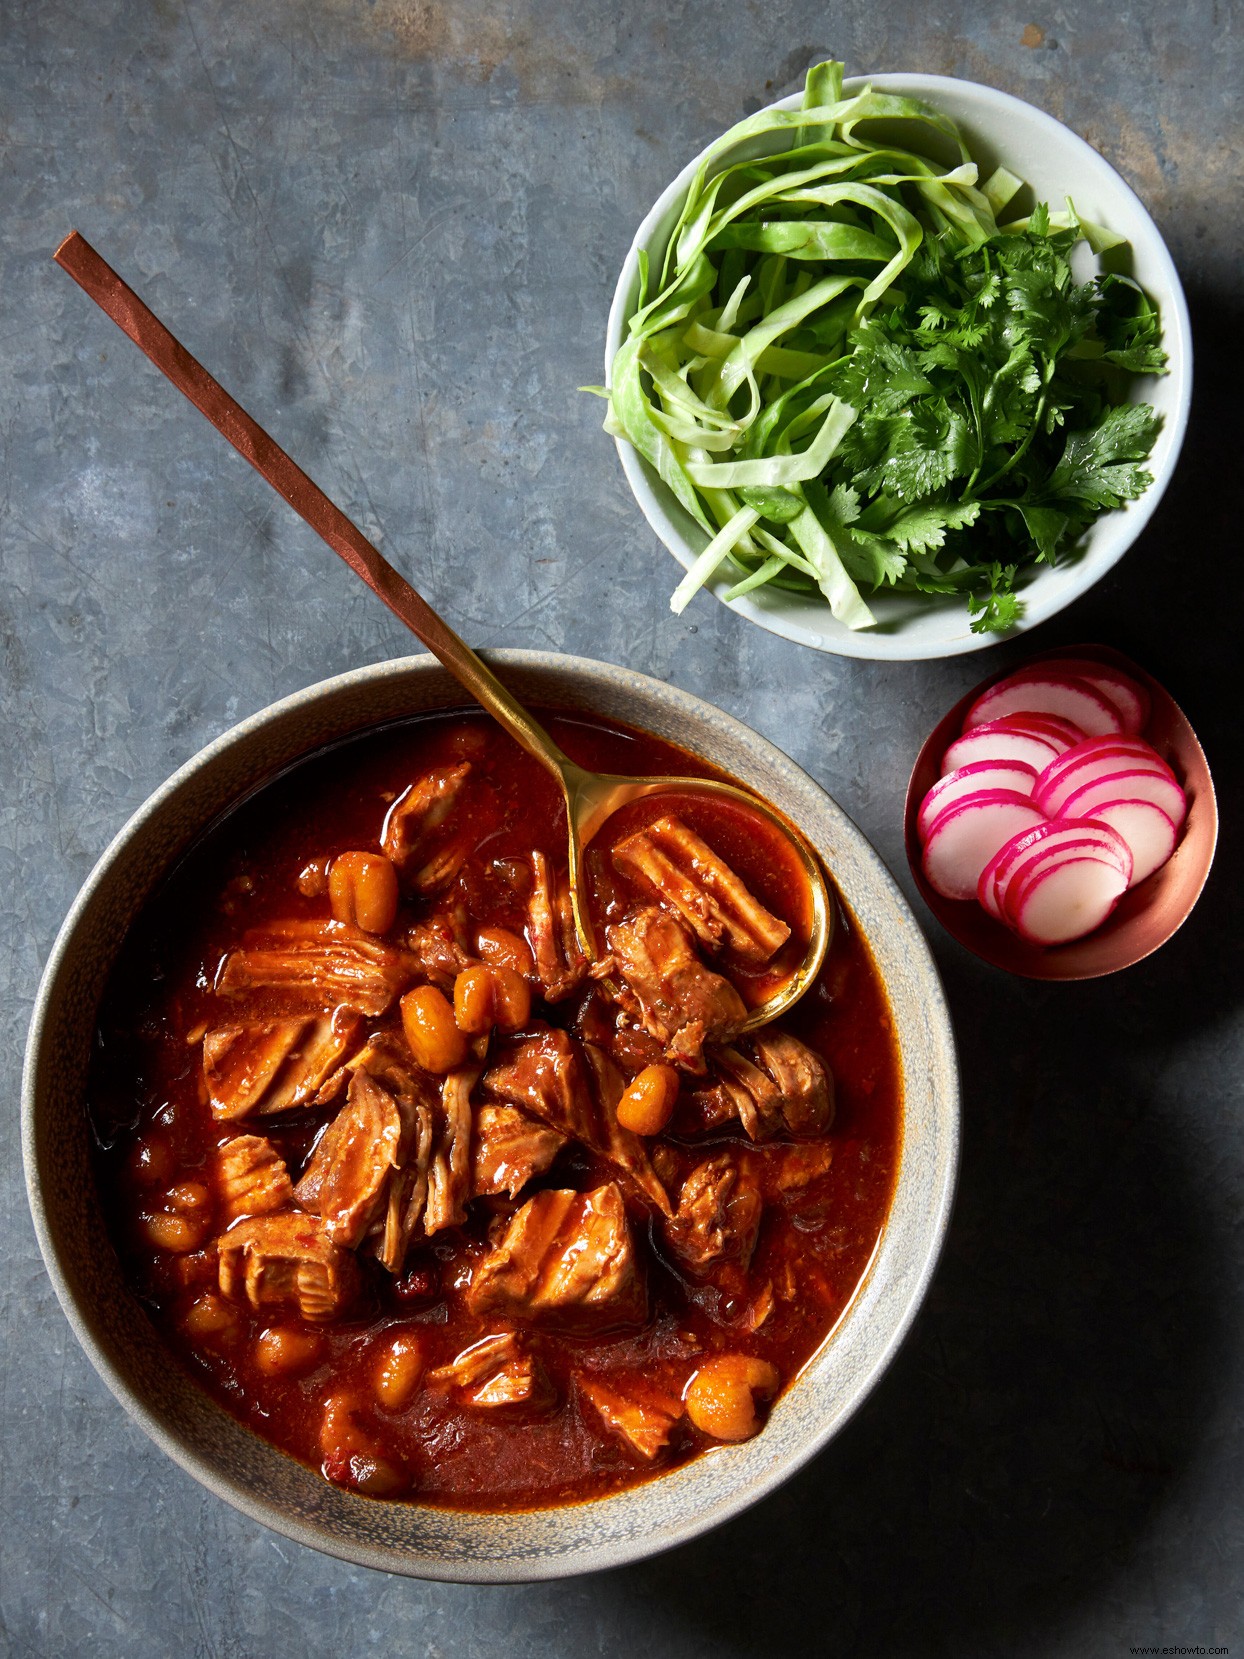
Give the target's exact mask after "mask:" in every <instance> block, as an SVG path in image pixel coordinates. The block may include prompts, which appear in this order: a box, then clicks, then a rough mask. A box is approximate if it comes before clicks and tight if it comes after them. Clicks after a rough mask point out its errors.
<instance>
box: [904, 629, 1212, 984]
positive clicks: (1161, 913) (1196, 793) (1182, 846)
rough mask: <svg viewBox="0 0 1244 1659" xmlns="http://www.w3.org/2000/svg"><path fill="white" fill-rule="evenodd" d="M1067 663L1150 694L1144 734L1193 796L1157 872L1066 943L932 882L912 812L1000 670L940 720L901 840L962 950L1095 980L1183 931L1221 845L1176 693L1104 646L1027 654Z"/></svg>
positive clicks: (1014, 968)
mask: <svg viewBox="0 0 1244 1659" xmlns="http://www.w3.org/2000/svg"><path fill="white" fill-rule="evenodd" d="M1064 657H1082V658H1084V657H1089V658H1092V659H1094V660H1095V661H1097V662H1102V663H1108V664H1109V665H1110V666H1111V667H1113V668H1121V669H1122V670H1123V671H1124V673H1126V674H1130V675H1131V676H1132V678H1133V679H1134V680H1138V681H1139V682H1140V683H1141V685H1143V686H1144V687H1145V688H1146V689H1147V691H1148V692H1149V696H1150V698H1151V700H1152V712H1151V713H1150V716H1149V725H1148V727H1147V728H1146V730H1145V733H1144V736H1145V739H1146V741H1147V742H1149V743H1151V744H1152V745H1153V747H1154V748H1155V749H1156V750H1157V751H1158V753H1159V754H1160V755H1161V756H1162V758H1163V760H1165V761H1166V763H1167V765H1168V766H1170V768H1171V769H1172V771H1173V772H1174V774H1175V776H1176V777H1177V778H1178V779H1179V781H1180V783H1181V784H1182V785H1183V787H1184V789H1185V791H1186V792H1187V796H1188V817H1187V820H1186V821H1185V823H1184V827H1183V831H1182V834H1181V836H1180V840H1179V845H1178V846H1177V847H1176V848H1175V852H1174V854H1173V856H1172V857H1171V858H1170V859H1169V860H1168V862H1167V863H1166V864H1164V865H1163V866H1162V868H1161V869H1160V870H1155V871H1154V873H1153V874H1152V875H1151V876H1150V877H1149V878H1148V879H1147V880H1146V881H1143V882H1141V883H1140V885H1139V886H1138V887H1134V888H1133V889H1132V891H1131V892H1130V893H1125V894H1124V896H1123V898H1122V899H1120V901H1119V903H1118V906H1117V907H1116V909H1115V911H1114V913H1113V914H1112V915H1111V916H1110V917H1109V919H1108V920H1107V921H1105V922H1103V923H1102V925H1101V926H1100V927H1099V928H1097V929H1096V931H1095V932H1093V933H1090V934H1088V935H1086V936H1085V938H1083V939H1075V940H1073V941H1072V942H1071V943H1070V944H1067V945H1047V946H1040V945H1030V944H1027V943H1026V942H1025V941H1024V940H1023V939H1021V938H1020V937H1019V935H1018V934H1016V933H1012V932H1011V930H1010V928H1009V927H1006V926H1004V925H1003V923H1001V922H997V921H995V920H994V919H993V917H992V916H990V915H989V914H988V913H987V912H986V911H985V910H983V909H982V908H981V906H980V905H979V904H977V903H976V901H975V900H974V899H944V898H943V897H942V896H941V894H940V893H935V892H934V891H933V889H932V887H930V886H929V883H928V880H927V879H926V877H925V874H924V868H923V864H922V862H921V852H922V849H921V846H920V837H919V835H918V834H917V833H916V815H917V813H918V812H919V810H920V803H921V801H922V800H923V799H924V797H925V794H926V793H927V791H928V790H929V788H930V787H931V786H932V785H933V784H934V783H935V782H936V781H937V779H938V777H939V776H940V775H941V766H942V756H943V755H944V754H945V752H946V750H947V749H948V748H949V747H950V745H951V743H953V742H954V740H955V738H956V737H958V735H959V733H960V730H961V729H962V726H963V717H964V715H965V714H966V713H967V711H968V709H969V707H970V706H971V705H972V703H973V702H975V700H976V698H977V697H979V696H980V694H981V692H982V691H984V690H985V689H986V688H987V687H988V686H991V685H995V684H996V683H997V682H998V681H999V680H1004V679H1006V678H1007V676H1008V675H1010V674H1013V673H1014V672H1015V665H1014V664H1012V665H1011V667H1009V668H1006V669H1001V670H999V672H998V673H997V674H992V675H991V676H990V677H989V679H987V680H982V681H981V683H980V684H979V685H978V686H977V687H976V688H975V690H973V691H970V692H969V693H968V694H967V696H966V697H962V698H960V700H959V701H958V702H957V703H956V704H955V706H954V708H952V709H951V710H950V711H949V713H948V714H946V715H945V717H944V718H943V719H942V720H940V721H939V722H938V724H937V725H936V726H935V727H934V729H933V731H932V733H931V734H930V735H929V738H928V741H927V742H926V743H925V745H924V747H923V748H922V749H921V751H920V753H919V754H918V755H917V756H916V764H915V765H914V766H913V767H912V771H911V781H910V783H909V784H908V785H907V804H906V806H905V808H904V819H903V834H904V839H905V840H906V843H907V862H908V864H909V865H910V866H911V873H912V875H913V876H914V877H915V879H916V886H917V887H918V888H919V889H920V894H921V897H922V898H923V899H924V902H925V903H926V904H927V905H928V907H929V909H930V910H931V911H932V912H933V914H934V915H935V916H936V917H937V919H938V921H939V922H940V923H941V924H942V926H943V927H944V928H945V929H946V931H947V933H949V934H951V935H953V937H954V938H956V939H957V940H958V941H959V943H960V944H961V945H966V946H967V948H968V949H969V950H970V951H974V952H975V953H976V955H977V956H979V957H982V958H983V959H984V960H985V961H986V962H990V963H992V964H993V966H994V967H995V968H1005V969H1006V971H1007V972H1008V973H1013V974H1023V975H1024V976H1025V977H1026V978H1028V979H1099V978H1101V976H1102V975H1103V974H1113V973H1118V972H1119V970H1120V969H1121V968H1130V967H1131V965H1132V963H1133V962H1139V961H1141V960H1142V959H1143V958H1144V957H1146V956H1149V955H1151V954H1152V953H1153V952H1154V951H1155V950H1157V948H1158V947H1159V945H1164V944H1165V943H1166V941H1167V940H1168V939H1169V938H1170V937H1171V935H1172V934H1173V933H1175V932H1176V931H1177V929H1178V928H1179V927H1181V926H1182V924H1183V923H1184V921H1185V920H1186V919H1187V917H1188V916H1189V915H1190V914H1191V912H1192V907H1193V905H1195V903H1196V901H1197V899H1198V898H1199V897H1200V895H1201V889H1202V887H1204V885H1205V879H1206V877H1207V876H1208V875H1209V869H1210V865H1211V864H1212V863H1213V861H1214V847H1215V844H1216V843H1217V840H1218V804H1217V802H1216V800H1215V799H1214V784H1213V779H1212V778H1211V777H1210V773H1209V764H1208V762H1207V761H1206V759H1205V753H1204V751H1203V749H1202V748H1201V745H1200V744H1199V743H1198V742H1197V737H1196V733H1195V732H1194V731H1193V729H1192V727H1191V726H1190V725H1189V724H1188V721H1187V718H1186V717H1185V715H1184V713H1183V711H1182V710H1181V709H1180V707H1179V705H1178V704H1177V703H1176V702H1175V700H1174V698H1173V697H1171V696H1170V694H1169V693H1168V692H1167V691H1165V690H1163V688H1162V687H1161V686H1160V685H1159V684H1158V682H1157V681H1156V680H1155V679H1153V678H1152V677H1151V676H1150V675H1148V674H1146V673H1145V671H1144V669H1143V668H1138V667H1137V665H1136V664H1135V663H1134V662H1132V661H1130V659H1129V658H1127V657H1125V656H1123V655H1122V654H1121V652H1118V651H1112V650H1111V649H1110V647H1109V646H1106V645H1066V646H1063V647H1061V648H1060V649H1059V650H1057V651H1042V652H1040V653H1038V654H1037V655H1036V656H1033V657H1028V658H1025V660H1024V667H1026V668H1027V667H1030V666H1031V665H1032V664H1033V663H1039V662H1050V663H1053V662H1058V661H1059V660H1060V659H1061V658H1064Z"/></svg>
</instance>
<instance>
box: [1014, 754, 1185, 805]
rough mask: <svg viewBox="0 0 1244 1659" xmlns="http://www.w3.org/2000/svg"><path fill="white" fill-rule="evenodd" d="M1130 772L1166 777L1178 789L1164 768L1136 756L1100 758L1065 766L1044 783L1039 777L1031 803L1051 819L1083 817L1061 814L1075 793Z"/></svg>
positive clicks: (1105, 756)
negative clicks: (1077, 764)
mask: <svg viewBox="0 0 1244 1659" xmlns="http://www.w3.org/2000/svg"><path fill="white" fill-rule="evenodd" d="M1130 772H1145V773H1148V774H1150V775H1151V776H1152V777H1155V778H1165V780H1166V781H1167V783H1169V784H1170V785H1171V787H1172V788H1174V789H1178V788H1179V785H1178V784H1177V783H1176V782H1175V780H1174V778H1172V777H1171V775H1170V773H1169V771H1167V769H1166V767H1165V766H1161V765H1158V766H1155V765H1154V764H1153V763H1152V762H1151V761H1149V760H1146V759H1144V758H1142V757H1140V756H1137V755H1099V756H1098V757H1097V758H1096V759H1094V760H1086V761H1085V762H1084V764H1083V765H1081V766H1070V767H1068V768H1067V770H1066V771H1064V772H1060V773H1059V774H1058V776H1057V777H1055V778H1053V779H1052V780H1047V781H1046V782H1045V783H1042V782H1041V780H1040V779H1039V778H1038V780H1037V787H1036V789H1035V790H1034V791H1033V800H1035V801H1036V803H1037V805H1038V806H1039V807H1040V808H1041V810H1042V812H1044V813H1046V814H1047V815H1048V816H1049V817H1051V818H1061V817H1064V816H1066V817H1082V816H1083V814H1082V813H1064V811H1063V808H1064V805H1065V803H1066V802H1067V801H1069V800H1070V799H1071V797H1072V796H1073V795H1074V794H1075V793H1076V791H1077V790H1080V789H1086V788H1087V787H1088V785H1089V784H1090V783H1097V782H1098V781H1099V780H1100V779H1102V778H1117V777H1119V776H1120V775H1121V774H1124V773H1130Z"/></svg>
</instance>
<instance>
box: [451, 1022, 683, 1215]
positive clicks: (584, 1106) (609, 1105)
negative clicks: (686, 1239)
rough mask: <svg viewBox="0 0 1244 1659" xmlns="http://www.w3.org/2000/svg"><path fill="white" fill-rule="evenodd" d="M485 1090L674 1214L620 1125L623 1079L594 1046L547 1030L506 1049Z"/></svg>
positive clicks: (636, 1142)
mask: <svg viewBox="0 0 1244 1659" xmlns="http://www.w3.org/2000/svg"><path fill="white" fill-rule="evenodd" d="M484 1088H485V1089H486V1090H487V1092H488V1093H489V1094H491V1095H494V1096H496V1097H497V1098H498V1099H500V1100H505V1101H508V1102H509V1103H510V1104H511V1105H512V1106H519V1107H521V1108H522V1109H523V1110H524V1111H526V1112H530V1113H531V1114H532V1115H533V1116H534V1117H538V1118H540V1119H541V1120H542V1121H543V1122H544V1123H547V1124H548V1125H549V1126H550V1127H551V1128H553V1129H556V1130H557V1131H558V1132H559V1133H560V1134H563V1135H566V1136H567V1137H569V1138H570V1139H572V1140H577V1141H579V1142H581V1143H582V1144H583V1145H584V1146H586V1147H587V1148H588V1150H589V1151H592V1152H596V1153H599V1154H600V1155H601V1156H602V1157H605V1158H608V1159H609V1160H610V1162H611V1163H613V1164H615V1165H616V1166H617V1168H618V1169H619V1170H620V1171H621V1172H622V1173H623V1174H625V1175H626V1176H627V1177H628V1179H629V1181H630V1182H631V1183H632V1184H633V1185H634V1186H635V1187H636V1188H637V1189H638V1191H639V1192H641V1193H643V1194H644V1196H645V1197H646V1198H648V1199H649V1200H650V1201H651V1202H652V1203H654V1204H655V1205H656V1206H657V1208H658V1209H659V1210H662V1211H663V1212H664V1213H666V1214H667V1215H668V1213H669V1199H668V1198H667V1196H666V1193H665V1189H664V1187H662V1185H661V1183H660V1182H659V1181H658V1180H657V1178H656V1176H655V1175H654V1174H653V1171H652V1165H651V1163H650V1162H649V1159H648V1154H647V1152H646V1150H645V1149H644V1145H643V1142H642V1141H641V1140H640V1139H639V1137H638V1136H637V1135H632V1134H631V1133H630V1132H629V1131H628V1130H626V1129H623V1128H622V1126H621V1125H620V1124H619V1123H618V1115H617V1107H618V1101H619V1099H620V1098H621V1095H622V1088H623V1081H622V1075H621V1073H620V1072H619V1071H618V1069H617V1067H616V1066H614V1065H613V1062H612V1061H611V1060H609V1058H608V1056H606V1055H605V1054H604V1053H603V1052H602V1051H601V1050H599V1049H597V1048H596V1047H595V1045H594V1044H591V1043H587V1044H583V1045H580V1044H578V1043H577V1042H576V1041H575V1039H574V1038H573V1037H571V1036H569V1035H568V1033H566V1032H565V1031H561V1030H557V1029H547V1028H546V1029H545V1030H543V1031H541V1032H539V1033H538V1034H537V1035H535V1036H530V1037H524V1038H523V1039H522V1040H521V1041H519V1042H516V1043H511V1044H508V1045H506V1046H505V1047H504V1048H502V1049H501V1051H500V1063H499V1064H498V1065H495V1066H493V1067H492V1069H491V1070H490V1071H488V1072H487V1073H486V1075H485V1077H484Z"/></svg>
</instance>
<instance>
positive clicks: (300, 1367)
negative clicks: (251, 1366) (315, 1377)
mask: <svg viewBox="0 0 1244 1659" xmlns="http://www.w3.org/2000/svg"><path fill="white" fill-rule="evenodd" d="M323 1352H324V1339H323V1337H322V1336H320V1335H318V1334H317V1333H316V1332H315V1331H300V1330H298V1329H297V1327H296V1326H293V1325H270V1326H269V1327H268V1329H267V1330H266V1331H261V1332H260V1333H259V1336H258V1338H257V1340H256V1342H255V1363H256V1365H258V1367H259V1369H260V1370H261V1371H262V1372H263V1373H264V1374H265V1376H269V1377H296V1376H298V1375H299V1374H300V1373H302V1372H305V1371H310V1370H311V1369H312V1367H313V1366H315V1365H317V1364H318V1363H319V1361H320V1358H321V1356H322V1355H323Z"/></svg>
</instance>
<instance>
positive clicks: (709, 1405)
mask: <svg viewBox="0 0 1244 1659" xmlns="http://www.w3.org/2000/svg"><path fill="white" fill-rule="evenodd" d="M780 1380H781V1379H780V1377H779V1376H778V1372H777V1367H776V1366H773V1365H770V1364H769V1362H768V1360H763V1359H756V1358H754V1357H753V1356H752V1355H750V1354H717V1355H715V1356H714V1358H712V1359H710V1360H705V1362H704V1364H703V1365H702V1366H701V1367H700V1369H699V1370H698V1371H697V1372H696V1373H695V1375H694V1376H693V1377H692V1379H691V1381H690V1382H689V1383H688V1384H687V1389H686V1393H685V1394H684V1395H683V1403H684V1404H685V1405H686V1408H687V1416H688V1417H689V1418H690V1419H691V1421H692V1422H693V1423H694V1424H695V1426H696V1428H697V1429H699V1430H700V1431H701V1433H703V1434H707V1435H711V1436H712V1438H713V1439H714V1440H750V1439H751V1437H752V1435H754V1434H755V1433H756V1431H757V1430H758V1429H759V1428H760V1419H759V1417H758V1416H757V1415H756V1400H755V1396H756V1395H758V1394H759V1395H761V1396H762V1397H763V1398H765V1399H769V1398H771V1397H772V1396H773V1395H774V1394H776V1393H777V1388H778V1383H779V1382H780Z"/></svg>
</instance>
